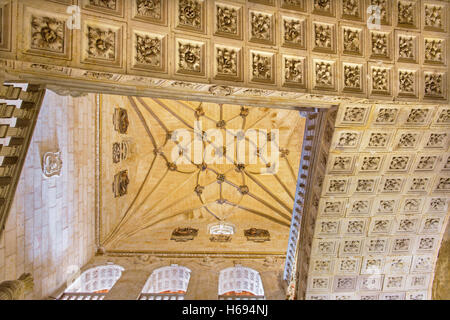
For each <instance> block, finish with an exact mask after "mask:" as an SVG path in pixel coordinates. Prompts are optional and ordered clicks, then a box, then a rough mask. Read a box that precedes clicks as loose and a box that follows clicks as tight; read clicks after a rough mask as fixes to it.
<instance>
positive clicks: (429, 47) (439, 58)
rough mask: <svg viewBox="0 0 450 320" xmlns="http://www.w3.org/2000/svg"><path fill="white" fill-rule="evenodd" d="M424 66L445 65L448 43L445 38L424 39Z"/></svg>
mask: <svg viewBox="0 0 450 320" xmlns="http://www.w3.org/2000/svg"><path fill="white" fill-rule="evenodd" d="M423 41H424V42H423V48H424V55H423V56H424V64H433V65H445V64H446V55H447V50H446V47H447V41H446V39H443V38H432V37H424V39H423Z"/></svg>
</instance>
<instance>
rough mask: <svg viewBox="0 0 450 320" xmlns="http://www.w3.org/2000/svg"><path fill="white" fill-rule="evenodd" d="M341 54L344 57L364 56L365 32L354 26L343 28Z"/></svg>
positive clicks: (341, 28)
mask: <svg viewBox="0 0 450 320" xmlns="http://www.w3.org/2000/svg"><path fill="white" fill-rule="evenodd" d="M340 30H341V40H340V41H339V42H340V44H341V49H340V50H341V53H342V54H344V55H352V56H355V55H356V56H363V55H364V45H365V43H364V30H363V29H362V28H358V27H354V26H341V27H340Z"/></svg>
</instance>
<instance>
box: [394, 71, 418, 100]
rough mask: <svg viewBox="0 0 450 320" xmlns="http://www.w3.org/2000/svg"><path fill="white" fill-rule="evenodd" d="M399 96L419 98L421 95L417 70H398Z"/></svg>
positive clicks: (397, 88)
mask: <svg viewBox="0 0 450 320" xmlns="http://www.w3.org/2000/svg"><path fill="white" fill-rule="evenodd" d="M396 71H397V74H396V76H397V78H396V79H397V80H396V83H397V87H396V90H397V95H398V96H399V97H412V98H417V97H418V95H419V88H418V84H419V71H418V70H417V69H399V68H398V69H396Z"/></svg>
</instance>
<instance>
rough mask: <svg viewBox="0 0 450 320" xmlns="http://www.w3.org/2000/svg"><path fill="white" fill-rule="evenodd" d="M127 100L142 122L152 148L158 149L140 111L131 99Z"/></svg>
mask: <svg viewBox="0 0 450 320" xmlns="http://www.w3.org/2000/svg"><path fill="white" fill-rule="evenodd" d="M128 100H129V101H130V103H131V106H132V107H133V109H134V111H135V112H136V114H137V115H138V117H139V119H140V120H141V122H142V125H143V126H144V128H145V131H147V134H148V136H149V137H150V140H151V141H152V144H153V148H155V149H158V144H157V143H156V140H155V137H154V136H153V134H152V132H151V131H150V128H149V127H148V125H147V123H146V122H145V118H144V116H143V115H142V112H141V110H139V108H138V106H137V105H136V102H134V100H133V97H128Z"/></svg>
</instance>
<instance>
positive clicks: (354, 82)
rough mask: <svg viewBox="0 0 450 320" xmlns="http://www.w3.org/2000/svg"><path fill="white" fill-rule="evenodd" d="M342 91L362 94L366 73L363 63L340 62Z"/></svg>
mask: <svg viewBox="0 0 450 320" xmlns="http://www.w3.org/2000/svg"><path fill="white" fill-rule="evenodd" d="M341 74H342V91H343V92H349V93H364V92H365V88H366V86H365V83H366V81H365V79H366V71H365V64H363V63H350V62H342V71H341Z"/></svg>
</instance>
